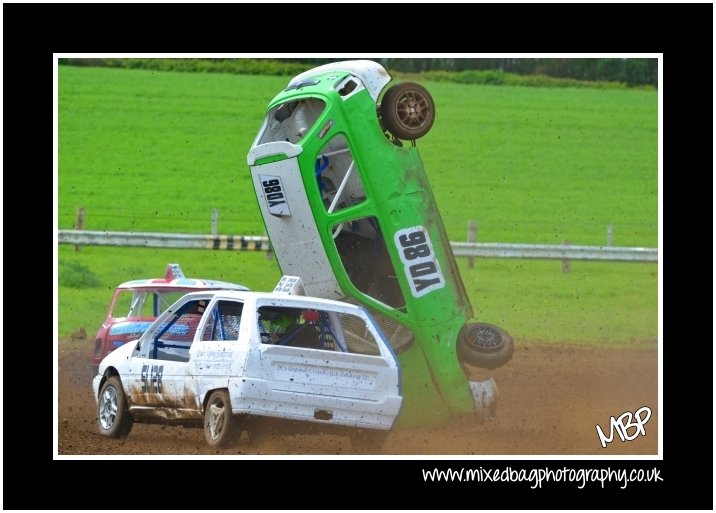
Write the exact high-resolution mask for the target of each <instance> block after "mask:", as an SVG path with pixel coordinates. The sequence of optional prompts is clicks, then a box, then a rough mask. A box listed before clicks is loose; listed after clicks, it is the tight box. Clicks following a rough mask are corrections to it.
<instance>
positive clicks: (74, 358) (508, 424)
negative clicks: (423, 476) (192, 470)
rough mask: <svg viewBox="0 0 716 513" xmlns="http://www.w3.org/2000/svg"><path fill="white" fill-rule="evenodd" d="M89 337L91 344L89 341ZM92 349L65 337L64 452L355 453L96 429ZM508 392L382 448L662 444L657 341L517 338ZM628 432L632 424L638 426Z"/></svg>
mask: <svg viewBox="0 0 716 513" xmlns="http://www.w3.org/2000/svg"><path fill="white" fill-rule="evenodd" d="M88 347H89V344H88ZM88 374H89V372H88V354H87V351H84V350H81V351H78V350H73V349H69V348H68V344H66V343H63V342H60V361H59V418H58V422H59V424H58V439H59V447H58V453H59V455H85V454H106V455H150V454H151V455H208V454H230V455H241V454H252V455H261V454H266V455H284V454H319V455H320V454H329V455H343V454H354V453H355V452H354V450H353V448H352V447H351V443H350V440H349V439H348V437H346V436H341V435H336V434H332V435H321V433H320V432H316V433H315V434H301V435H296V434H291V432H290V429H286V426H279V427H277V428H276V429H274V428H273V427H274V426H273V425H272V424H271V423H263V424H261V427H260V429H259V430H260V431H262V432H263V435H262V436H261V437H256V436H254V437H252V436H250V434H249V433H247V432H245V433H244V434H242V437H241V439H240V440H239V443H238V444H237V445H236V446H235V447H233V448H231V449H228V450H225V451H216V450H212V449H210V448H209V447H208V446H207V445H206V443H205V441H204V434H203V432H202V430H201V429H194V428H183V427H173V426H160V425H143V424H135V426H134V428H133V430H132V432H131V433H130V435H129V436H128V437H127V438H126V439H121V440H114V439H107V438H104V437H101V436H100V435H99V434H98V433H97V426H96V420H95V410H96V403H95V401H94V399H93V397H92V392H91V387H90V383H89V377H88ZM492 375H493V376H494V378H495V380H496V381H497V383H498V385H499V388H500V393H501V400H500V406H499V410H498V412H497V415H496V417H495V418H493V419H491V420H489V421H487V422H484V423H479V422H476V421H474V419H471V418H467V419H456V421H455V422H451V423H450V425H448V426H440V427H437V428H397V429H395V430H394V431H393V432H391V433H390V435H389V437H388V439H387V442H386V444H385V446H384V448H383V454H398V455H434V454H437V455H440V454H444V455H463V454H464V455H470V454H477V455H480V454H482V455H521V454H536V455H575V454H596V455H607V456H608V455H615V454H657V440H658V429H657V423H658V411H657V397H658V396H657V382H658V381H657V351H656V349H653V350H637V349H602V348H593V347H581V346H569V345H559V346H558V345H553V344H545V345H539V344H537V345H532V346H530V347H529V348H526V347H520V345H519V344H518V347H517V349H516V351H515V355H514V358H513V360H512V361H511V362H510V363H508V364H507V365H505V366H504V367H502V368H500V369H498V370H496V371H495V372H494V373H493V374H492ZM642 406H648V407H649V408H650V409H651V411H652V416H651V418H650V420H649V421H648V423H647V424H645V426H644V428H645V431H646V435H645V436H638V437H637V438H636V439H634V440H633V441H626V442H622V441H621V440H619V438H618V437H617V436H616V433H615V438H614V441H613V442H612V443H611V444H609V445H608V446H607V448H606V449H602V447H601V445H600V442H599V438H598V435H597V432H596V429H595V426H596V425H597V424H599V425H600V426H601V427H602V429H603V430H605V432H606V434H609V420H610V417H611V416H614V417H618V416H619V415H621V414H622V413H624V412H627V411H631V412H635V411H636V410H638V409H639V408H641V407H642ZM629 433H634V428H631V430H630V431H629Z"/></svg>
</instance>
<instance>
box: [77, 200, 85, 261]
mask: <svg viewBox="0 0 716 513" xmlns="http://www.w3.org/2000/svg"><path fill="white" fill-rule="evenodd" d="M84 229H85V208H84V207H80V208H78V209H77V221H75V230H84ZM79 250H80V246H78V245H75V251H79Z"/></svg>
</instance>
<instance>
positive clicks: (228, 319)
mask: <svg viewBox="0 0 716 513" xmlns="http://www.w3.org/2000/svg"><path fill="white" fill-rule="evenodd" d="M243 309H244V304H243V303H241V302H240V301H217V302H216V304H215V305H214V308H212V310H211V312H209V313H208V314H207V319H206V324H205V325H204V332H203V333H202V337H201V340H238V339H239V326H240V325H241V313H242V312H243Z"/></svg>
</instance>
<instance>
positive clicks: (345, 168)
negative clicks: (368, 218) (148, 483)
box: [316, 134, 365, 214]
mask: <svg viewBox="0 0 716 513" xmlns="http://www.w3.org/2000/svg"><path fill="white" fill-rule="evenodd" d="M316 184H317V185H318V189H319V191H320V192H321V196H322V197H323V206H324V207H325V209H326V212H328V213H329V214H331V213H333V212H338V211H340V210H342V209H344V208H346V207H350V206H352V205H357V204H359V203H362V202H363V201H365V188H364V187H363V182H362V181H361V177H360V172H359V171H358V166H357V165H356V162H355V160H354V159H353V154H352V153H351V150H350V148H349V147H348V141H346V138H345V136H344V135H342V134H338V135H336V136H335V137H333V138H332V139H331V140H330V141H328V143H326V145H325V146H323V148H321V153H319V154H318V156H317V157H316Z"/></svg>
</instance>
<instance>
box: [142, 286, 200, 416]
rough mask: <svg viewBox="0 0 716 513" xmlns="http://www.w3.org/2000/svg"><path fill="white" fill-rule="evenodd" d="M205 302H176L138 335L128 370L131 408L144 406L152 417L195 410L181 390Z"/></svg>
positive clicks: (185, 414)
mask: <svg viewBox="0 0 716 513" xmlns="http://www.w3.org/2000/svg"><path fill="white" fill-rule="evenodd" d="M208 302H209V300H208V299H206V298H201V299H192V300H190V301H186V302H184V303H183V304H179V305H178V306H177V307H176V308H175V310H174V312H171V313H170V314H168V315H163V316H162V321H159V322H158V323H157V324H155V325H153V327H152V328H150V330H149V331H148V332H147V333H146V334H145V335H144V336H143V337H142V345H141V347H140V348H139V351H138V353H137V355H136V356H135V357H134V358H132V359H131V362H130V365H129V373H128V389H129V398H130V401H131V403H132V407H133V409H134V410H142V409H148V410H151V411H147V412H144V413H146V414H148V415H156V416H170V417H176V418H181V417H187V416H188V417H191V416H193V414H192V413H191V412H187V411H186V410H193V409H195V407H194V404H193V403H192V404H187V401H186V398H185V393H184V392H185V380H186V376H187V363H188V361H189V349H190V347H191V346H192V344H193V342H194V340H195V338H196V337H197V336H198V328H199V325H200V322H201V319H202V316H203V314H204V312H205V310H206V306H207V305H208ZM140 413H141V412H140Z"/></svg>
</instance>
